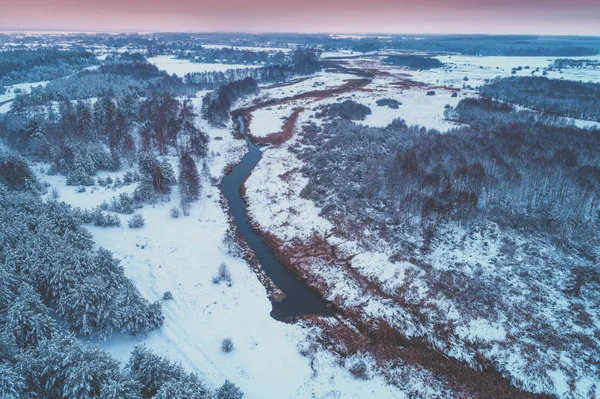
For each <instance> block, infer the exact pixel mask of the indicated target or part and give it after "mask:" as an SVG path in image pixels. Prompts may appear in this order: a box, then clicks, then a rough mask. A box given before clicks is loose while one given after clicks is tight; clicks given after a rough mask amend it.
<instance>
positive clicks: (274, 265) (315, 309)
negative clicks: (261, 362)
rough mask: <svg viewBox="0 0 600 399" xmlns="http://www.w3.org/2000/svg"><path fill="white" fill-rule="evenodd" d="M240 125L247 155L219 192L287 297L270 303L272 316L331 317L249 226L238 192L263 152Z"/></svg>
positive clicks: (265, 269) (257, 254) (320, 302)
mask: <svg viewBox="0 0 600 399" xmlns="http://www.w3.org/2000/svg"><path fill="white" fill-rule="evenodd" d="M239 122H240V132H241V133H242V135H243V136H244V138H245V140H246V143H247V144H248V153H247V154H246V155H245V156H244V158H242V160H241V161H240V163H238V164H237V165H236V166H234V167H233V169H232V170H231V172H229V174H227V175H226V176H225V177H224V178H223V181H222V182H221V189H222V190H223V193H224V194H225V197H226V198H227V201H228V203H229V209H230V211H231V214H232V215H233V218H234V221H235V224H236V226H237V229H238V231H239V232H240V234H241V235H242V236H243V237H244V239H245V240H246V242H247V243H248V246H249V247H250V249H251V250H252V251H253V252H254V254H255V255H256V257H257V258H258V261H259V262H260V265H261V267H262V269H263V270H264V271H265V273H266V274H267V275H268V276H269V277H270V278H271V280H273V282H274V283H275V285H277V287H279V288H280V289H281V290H282V291H283V292H284V293H285V295H286V297H285V299H284V300H283V301H281V302H275V301H271V303H272V304H273V310H272V311H271V316H272V317H273V318H274V319H276V320H280V321H286V320H289V319H291V318H294V317H296V316H300V315H303V314H317V315H324V316H328V315H332V314H333V311H332V310H331V309H330V308H328V307H327V303H326V302H325V301H324V300H323V299H322V298H321V297H320V296H319V295H318V294H317V293H316V292H315V291H313V290H311V289H309V288H308V287H307V286H306V285H304V284H303V283H301V282H300V281H298V280H297V279H296V277H294V276H293V275H292V274H291V273H290V272H288V270H287V269H286V268H285V267H284V266H283V264H281V262H279V260H278V259H277V257H275V255H273V253H272V252H271V251H270V250H269V247H268V246H267V244H266V243H265V240H264V239H263V237H262V236H261V235H260V234H257V233H256V232H255V231H254V230H253V229H252V226H251V225H250V222H249V220H248V218H247V216H246V203H245V202H244V200H243V199H242V196H241V194H240V188H241V185H242V182H243V181H244V179H245V178H246V176H248V175H249V174H250V172H251V171H252V168H254V166H255V165H256V164H257V163H258V161H260V158H261V156H262V152H261V150H260V148H259V147H257V146H255V145H254V144H253V143H252V142H251V141H250V139H249V138H248V136H247V135H246V134H245V128H244V122H243V120H242V119H241V118H240V119H239ZM273 178H275V177H273Z"/></svg>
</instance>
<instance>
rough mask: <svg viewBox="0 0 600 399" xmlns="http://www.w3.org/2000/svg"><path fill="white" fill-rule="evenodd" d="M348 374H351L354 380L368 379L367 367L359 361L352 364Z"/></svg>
mask: <svg viewBox="0 0 600 399" xmlns="http://www.w3.org/2000/svg"><path fill="white" fill-rule="evenodd" d="M350 373H352V375H353V376H354V378H357V379H361V380H368V379H369V373H368V369H367V365H366V364H365V362H363V361H362V360H361V361H359V362H356V363H354V364H353V365H352V366H351V367H350Z"/></svg>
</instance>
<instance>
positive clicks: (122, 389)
mask: <svg viewBox="0 0 600 399" xmlns="http://www.w3.org/2000/svg"><path fill="white" fill-rule="evenodd" d="M140 390H141V386H140V384H138V383H137V382H136V381H134V380H133V379H131V378H130V376H129V375H128V374H123V373H119V374H117V375H114V376H111V377H109V379H108V380H107V381H106V382H105V383H104V384H102V387H101V388H100V394H99V395H98V398H99V399H142V395H141V393H140Z"/></svg>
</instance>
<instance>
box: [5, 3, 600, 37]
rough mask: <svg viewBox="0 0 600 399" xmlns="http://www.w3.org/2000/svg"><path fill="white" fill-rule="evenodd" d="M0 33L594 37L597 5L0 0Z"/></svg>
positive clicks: (599, 16) (598, 28)
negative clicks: (126, 32)
mask: <svg viewBox="0 0 600 399" xmlns="http://www.w3.org/2000/svg"><path fill="white" fill-rule="evenodd" d="M0 29H1V30H63V31H64V30H76V31H145V32H147V31H169V32H209V31H211V32H212V31H220V32H223V31H234V32H303V33H317V32H323V33H489V34H555V35H597V36H600V0H493V1H492V0H210V1H208V0H0Z"/></svg>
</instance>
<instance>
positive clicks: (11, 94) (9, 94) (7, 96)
mask: <svg viewBox="0 0 600 399" xmlns="http://www.w3.org/2000/svg"><path fill="white" fill-rule="evenodd" d="M47 83H48V81H47V80H45V81H41V82H29V83H18V84H15V85H11V86H5V88H6V93H4V94H2V95H0V103H4V102H6V101H10V100H13V99H14V98H15V97H16V96H17V94H19V93H15V89H17V91H18V90H20V91H21V93H22V94H25V93H29V92H30V91H31V89H32V88H33V87H38V86H46V84H47ZM6 105H7V104H4V106H2V107H0V113H2V112H6V111H8V109H6V110H5V109H4V107H5V106H6ZM8 108H9V109H10V104H8Z"/></svg>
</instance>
